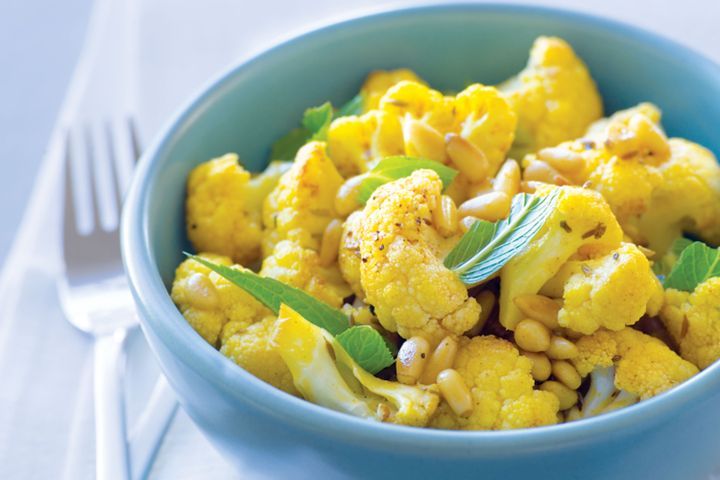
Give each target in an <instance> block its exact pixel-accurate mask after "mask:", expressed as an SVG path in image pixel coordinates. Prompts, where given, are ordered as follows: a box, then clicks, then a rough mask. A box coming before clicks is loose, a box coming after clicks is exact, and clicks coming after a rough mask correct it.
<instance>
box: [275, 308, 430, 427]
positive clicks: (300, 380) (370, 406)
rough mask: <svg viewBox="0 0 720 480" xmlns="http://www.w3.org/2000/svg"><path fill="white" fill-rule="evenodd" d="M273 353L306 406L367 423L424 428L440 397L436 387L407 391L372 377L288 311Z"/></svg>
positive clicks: (323, 333) (326, 335) (325, 335)
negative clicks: (306, 401)
mask: <svg viewBox="0 0 720 480" xmlns="http://www.w3.org/2000/svg"><path fill="white" fill-rule="evenodd" d="M272 343H273V345H274V346H275V349H276V350H277V351H278V352H279V353H280V355H281V356H282V359H283V361H284V362H285V364H286V365H287V366H288V368H289V369H290V372H291V373H292V377H293V381H294V383H295V386H296V387H297V389H298V390H299V391H300V392H301V393H302V395H303V397H304V398H305V399H306V400H309V401H311V402H313V403H316V404H318V405H322V406H324V407H327V408H331V409H333V410H337V411H340V412H345V413H349V414H351V415H355V416H358V417H363V418H367V419H371V420H376V421H382V422H390V423H397V424H401V425H413V426H418V427H423V426H425V425H427V423H428V422H429V420H430V418H431V417H432V415H433V413H434V412H435V409H436V408H437V405H438V402H439V397H438V394H437V387H436V386H434V385H431V386H428V387H423V386H410V385H403V384H401V383H398V382H390V381H387V380H382V379H379V378H376V377H374V376H373V375H371V374H370V373H368V372H366V371H365V370H363V369H362V368H360V366H359V365H358V364H357V363H356V362H355V361H354V360H353V359H352V357H350V355H348V354H347V352H346V351H345V349H344V348H343V347H342V346H341V345H340V343H339V342H338V341H337V340H336V339H335V338H334V337H333V336H332V335H330V334H329V333H328V332H326V331H325V330H323V329H321V328H319V327H317V326H315V325H313V324H312V323H310V322H308V321H307V320H305V319H304V318H303V317H302V316H300V315H299V314H298V313H297V312H295V311H293V310H292V309H290V308H289V307H287V306H286V305H282V306H281V307H280V315H279V317H278V320H277V322H276V324H275V332H274V334H273V337H272Z"/></svg>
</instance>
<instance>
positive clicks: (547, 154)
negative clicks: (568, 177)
mask: <svg viewBox="0 0 720 480" xmlns="http://www.w3.org/2000/svg"><path fill="white" fill-rule="evenodd" d="M537 156H538V158H539V159H540V160H544V161H545V162H547V163H548V164H549V165H550V166H551V167H553V168H555V169H557V170H558V171H560V172H566V173H577V172H579V171H580V170H582V168H583V167H584V166H585V161H584V160H583V157H582V155H581V154H580V153H578V152H573V151H572V150H567V149H565V148H560V147H548V148H543V149H542V150H540V151H539V152H538V153H537Z"/></svg>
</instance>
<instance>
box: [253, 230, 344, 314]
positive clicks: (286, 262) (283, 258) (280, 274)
mask: <svg viewBox="0 0 720 480" xmlns="http://www.w3.org/2000/svg"><path fill="white" fill-rule="evenodd" d="M260 276H262V277H270V278H274V279H275V280H279V281H281V282H283V283H286V284H288V285H292V286H294V287H297V288H301V289H303V290H305V291H306V292H307V293H309V294H310V295H312V296H314V297H316V298H318V299H320V300H322V301H323V302H325V303H327V304H329V305H332V306H333V307H340V306H342V304H343V298H345V297H347V296H349V295H351V294H352V291H351V290H350V287H348V285H347V284H346V283H345V282H344V281H343V279H342V277H341V275H340V271H339V270H338V268H337V267H336V266H331V267H321V266H320V262H319V258H318V254H317V252H316V251H314V250H311V249H309V248H303V247H302V246H301V245H299V244H298V243H296V242H293V241H291V240H282V241H280V242H278V244H277V245H275V250H273V253H272V254H271V255H270V256H268V257H266V258H265V260H264V261H263V264H262V268H261V269H260Z"/></svg>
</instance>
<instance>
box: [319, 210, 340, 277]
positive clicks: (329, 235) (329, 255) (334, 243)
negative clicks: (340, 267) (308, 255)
mask: <svg viewBox="0 0 720 480" xmlns="http://www.w3.org/2000/svg"><path fill="white" fill-rule="evenodd" d="M342 229H343V224H342V221H341V220H338V219H337V218H336V219H333V220H332V221H331V222H330V223H328V224H327V227H325V231H324V232H323V236H322V241H321V242H320V253H319V254H318V260H319V263H320V266H321V267H329V266H330V265H332V264H333V262H335V260H336V259H337V257H338V251H339V250H340V237H341V236H342Z"/></svg>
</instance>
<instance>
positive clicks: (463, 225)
mask: <svg viewBox="0 0 720 480" xmlns="http://www.w3.org/2000/svg"><path fill="white" fill-rule="evenodd" d="M479 220H480V219H479V218H477V217H473V216H472V215H468V216H467V217H463V218H462V219H460V230H462V232H463V233H467V231H468V230H470V227H472V226H473V225H474V224H475V222H477V221H479Z"/></svg>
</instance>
